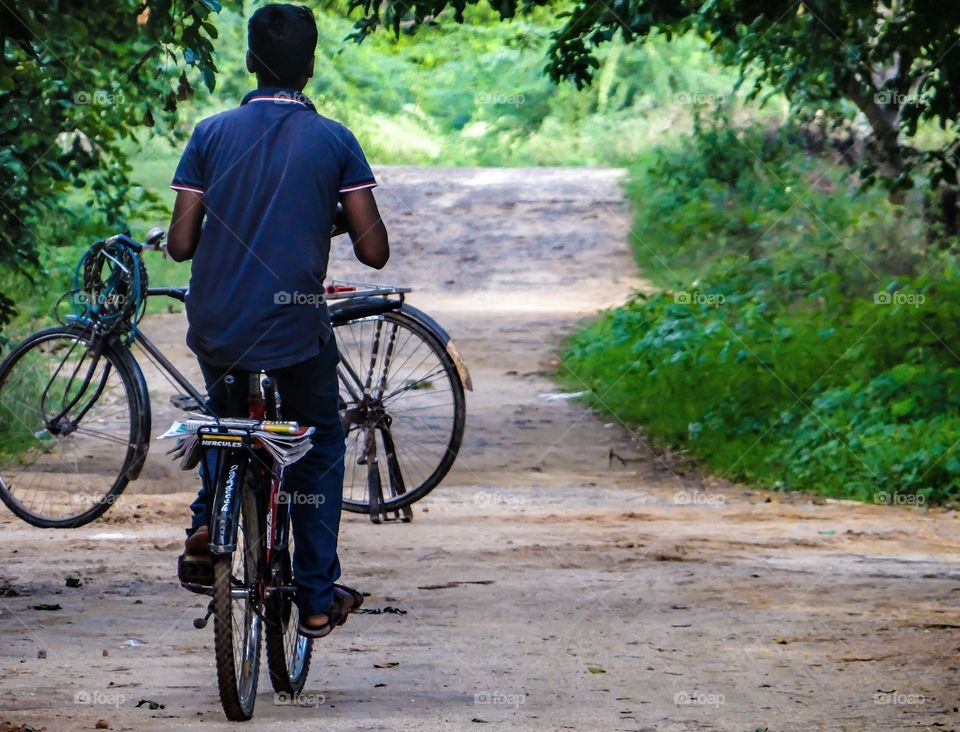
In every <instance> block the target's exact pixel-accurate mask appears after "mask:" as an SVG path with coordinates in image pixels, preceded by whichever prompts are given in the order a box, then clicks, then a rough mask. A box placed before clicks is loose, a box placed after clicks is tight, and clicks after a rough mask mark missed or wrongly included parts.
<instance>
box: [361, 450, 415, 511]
mask: <svg viewBox="0 0 960 732" xmlns="http://www.w3.org/2000/svg"><path fill="white" fill-rule="evenodd" d="M367 492H368V494H369V495H370V521H372V522H373V523H375V524H381V523H387V522H389V521H401V522H403V523H405V524H408V523H410V522H411V521H413V511H412V510H410V506H404V507H403V508H400V509H397V510H396V511H387V509H386V504H385V503H384V500H383V482H382V481H381V480H380V464H379V462H378V461H377V457H376V455H374V456H373V458H372V459H370V460H369V461H368V464H367ZM390 513H392V514H393V516H390V515H389V514H390Z"/></svg>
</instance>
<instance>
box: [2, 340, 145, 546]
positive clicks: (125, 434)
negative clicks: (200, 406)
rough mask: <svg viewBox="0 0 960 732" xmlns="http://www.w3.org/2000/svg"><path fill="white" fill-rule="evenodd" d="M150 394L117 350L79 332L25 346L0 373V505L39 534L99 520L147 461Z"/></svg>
mask: <svg viewBox="0 0 960 732" xmlns="http://www.w3.org/2000/svg"><path fill="white" fill-rule="evenodd" d="M146 394H147V391H146V385H145V384H144V381H143V374H142V372H141V371H140V369H139V368H138V367H137V365H136V362H135V361H134V360H133V357H132V355H131V354H130V352H129V351H128V350H127V349H126V348H125V347H123V346H122V345H120V344H119V343H117V342H116V341H108V340H105V339H103V338H95V337H94V336H93V335H92V333H91V332H90V330H89V329H84V328H82V327H79V326H74V327H71V326H66V327H55V328H48V329H46V330H42V331H39V332H37V333H34V334H33V335H32V336H30V337H29V338H27V339H26V340H25V341H23V342H22V343H21V344H20V345H18V346H17V347H16V348H14V350H13V351H12V352H11V353H10V354H9V355H8V356H7V358H6V359H4V361H3V363H2V364H0V499H2V500H3V502H4V503H5V504H6V506H7V507H8V508H9V509H10V510H11V511H13V512H14V513H15V514H16V515H17V516H18V517H19V518H21V519H23V520H24V521H26V522H27V523H30V524H33V525H34V526H39V527H41V528H74V527H77V526H82V525H84V524H86V523H89V522H90V521H93V520H94V519H96V518H97V517H99V516H101V515H102V514H103V513H104V512H105V511H106V510H107V509H108V508H110V506H111V505H113V503H114V502H115V501H116V499H117V497H118V496H119V495H120V494H121V493H122V492H123V490H124V488H126V486H127V483H128V482H129V481H130V480H132V479H134V478H135V477H136V475H137V474H138V473H139V471H140V468H141V466H142V465H143V461H144V458H145V457H146V452H147V444H148V440H149V437H150V405H149V402H148V401H147V396H146Z"/></svg>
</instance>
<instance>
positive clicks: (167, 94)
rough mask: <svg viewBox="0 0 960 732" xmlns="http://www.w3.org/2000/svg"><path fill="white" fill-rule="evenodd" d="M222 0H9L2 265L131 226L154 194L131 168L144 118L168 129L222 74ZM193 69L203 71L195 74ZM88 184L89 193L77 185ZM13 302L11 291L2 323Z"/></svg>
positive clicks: (0, 120)
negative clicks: (197, 92) (218, 14)
mask: <svg viewBox="0 0 960 732" xmlns="http://www.w3.org/2000/svg"><path fill="white" fill-rule="evenodd" d="M219 8H220V3H219V2H217V1H216V0H199V1H197V2H194V1H193V0H152V1H151V2H149V3H143V2H140V0H115V1H114V2H89V1H88V0H84V1H81V2H77V1H73V2H64V1H62V0H45V1H44V2H29V3H28V2H17V3H12V4H10V3H3V6H2V9H0V43H2V45H3V62H2V65H0V202H2V206H0V266H2V267H3V269H4V270H7V271H13V272H16V273H18V274H20V275H21V276H23V277H30V276H31V275H32V274H35V273H36V270H37V267H38V265H39V263H40V255H41V249H42V248H43V247H46V246H52V245H56V244H58V243H63V242H67V241H70V242H72V241H73V240H74V237H76V236H77V234H78V231H80V230H84V231H88V232H91V233H92V232H93V231H95V230H96V229H97V228H99V230H100V231H101V232H102V231H103V230H104V229H106V230H111V229H114V230H115V229H116V228H118V227H122V226H123V225H124V224H125V221H126V218H127V217H128V216H129V215H130V213H131V212H133V211H135V210H137V209H138V208H140V207H142V206H144V205H148V204H149V203H150V201H151V200H154V199H153V197H152V196H151V194H150V192H148V191H145V190H143V189H140V188H138V187H136V186H135V185H134V184H133V183H132V181H131V177H130V173H131V168H130V165H129V162H128V153H129V141H130V140H131V139H133V138H134V135H135V131H136V130H137V129H138V128H140V127H142V126H143V125H146V126H150V127H155V128H157V130H158V131H159V132H161V133H167V134H169V133H170V131H171V129H172V125H173V123H174V121H175V118H176V112H177V108H178V103H179V102H180V101H182V100H184V99H186V98H187V97H189V96H190V95H191V94H192V84H193V83H196V82H197V81H199V80H200V79H202V80H203V82H204V83H206V85H207V86H208V87H209V88H211V89H212V88H213V85H214V72H215V66H214V62H213V58H212V53H213V43H212V41H213V39H215V38H216V37H217V32H216V29H215V27H214V26H213V25H212V24H211V23H210V22H209V17H210V14H211V13H212V12H213V11H216V10H219ZM191 80H192V81H191ZM77 189H83V191H84V194H85V195H84V196H83V203H82V204H80V205H78V204H77V199H76V198H75V197H71V196H70V193H71V191H73V190H77ZM13 307H14V303H13V301H12V299H11V297H10V296H9V294H8V293H6V292H0V326H2V325H3V323H4V322H5V321H7V320H8V319H9V317H10V316H11V314H12V310H13Z"/></svg>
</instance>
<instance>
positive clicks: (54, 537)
mask: <svg viewBox="0 0 960 732" xmlns="http://www.w3.org/2000/svg"><path fill="white" fill-rule="evenodd" d="M379 176H380V178H381V180H382V182H383V184H384V185H383V186H382V188H381V189H380V195H379V198H380V201H381V204H382V208H383V209H384V212H385V218H386V219H387V221H388V224H389V227H390V230H391V233H392V240H393V244H394V262H393V263H391V265H390V266H389V267H388V268H387V269H386V270H385V271H384V272H383V273H380V274H379V275H378V278H379V279H381V280H387V281H390V280H396V281H398V282H403V283H404V284H412V285H413V286H414V287H416V293H415V294H414V295H413V296H412V302H413V303H414V304H415V305H418V306H419V307H421V308H423V309H425V310H427V311H429V312H430V313H431V314H433V315H435V316H436V317H437V319H438V320H439V321H440V322H441V323H443V324H444V325H446V326H447V327H448V328H449V330H450V331H451V332H452V333H453V335H454V337H455V338H456V339H457V341H458V342H459V344H460V348H461V351H462V353H463V355H464V357H465V358H466V360H467V363H468V364H469V366H470V368H471V370H472V373H473V378H474V382H475V384H476V387H477V389H476V391H475V392H474V393H473V394H471V395H469V399H468V408H469V421H468V431H467V437H466V441H465V445H464V449H463V453H462V457H461V459H460V461H459V462H458V464H457V466H456V468H455V469H454V471H453V473H452V474H451V475H450V477H449V478H448V480H447V481H446V482H445V483H444V484H443V485H442V486H441V487H440V488H439V489H438V490H437V491H436V492H435V494H434V495H432V496H430V497H429V498H428V499H426V500H425V501H423V502H422V503H421V504H418V506H417V507H416V509H415V519H414V522H413V523H412V524H408V525H400V524H391V525H387V526H380V527H377V526H373V525H372V524H370V523H369V522H368V521H367V520H366V519H363V518H361V517H357V516H348V517H347V519H346V520H345V522H344V526H343V532H342V560H343V565H344V568H345V572H344V580H345V581H348V582H349V583H351V584H354V585H356V586H359V587H361V588H362V589H364V590H365V591H368V592H370V593H371V597H370V598H369V599H368V604H369V607H373V608H381V607H384V606H386V605H391V606H394V607H396V608H399V609H401V610H404V611H406V613H405V614H381V615H363V616H356V617H353V618H351V620H350V622H349V623H348V624H347V625H346V626H345V627H344V628H342V629H340V630H338V631H337V632H336V633H334V634H333V635H332V636H330V637H329V638H328V639H326V640H323V641H321V642H319V643H318V644H317V649H316V651H315V656H314V664H313V670H312V671H311V676H310V679H309V681H308V683H307V687H306V690H305V695H304V696H303V698H301V699H300V700H299V701H300V703H299V704H298V705H291V704H283V703H277V702H278V701H282V700H276V699H275V698H274V696H273V694H272V691H270V690H269V683H268V682H267V680H266V678H265V677H263V678H262V679H261V693H260V697H259V700H258V705H257V709H256V717H255V719H254V721H253V722H252V723H250V724H248V725H246V728H249V729H284V730H300V729H302V730H307V729H310V730H316V729H330V730H354V729H386V730H396V729H437V730H439V729H444V730H446V729H485V728H486V729H513V728H520V729H535V730H547V729H549V730H553V729H583V730H595V729H604V730H757V729H768V730H899V729H955V728H958V727H960V713H958V712H957V707H958V705H960V680H958V674H957V667H958V653H957V648H958V643H960V609H958V607H957V603H958V600H960V563H958V559H957V548H958V545H960V522H958V521H957V515H956V514H955V513H953V512H937V511H925V510H915V509H908V508H890V507H883V506H863V505H857V504H851V503H846V502H835V501H822V500H820V499H817V500H812V499H811V498H810V497H807V496H796V495H790V496H787V495H781V494H766V493H762V492H757V491H749V490H746V489H744V488H743V487H742V486H734V485H727V484H723V483H720V482H718V481H714V480H711V479H709V478H704V477H702V476H699V475H698V474H697V472H696V471H695V470H694V469H693V468H691V467H690V466H689V465H687V464H684V463H683V462H682V461H678V460H677V459H676V458H675V457H671V456H669V455H664V454H662V453H661V452H659V451H658V452H651V451H648V450H647V449H646V448H645V446H644V443H643V440H642V435H639V434H635V433H634V432H631V430H629V429H627V428H626V427H624V426H623V425H621V424H619V423H618V422H617V421H616V420H615V419H610V418H600V417H596V416H594V415H593V414H591V413H589V412H588V411H587V410H586V409H585V408H584V407H583V406H582V405H580V404H579V403H577V402H576V401H571V400H566V399H557V398H549V397H548V396H547V395H551V394H555V393H556V392H558V391H559V388H558V386H557V385H556V383H555V382H553V381H552V380H551V378H550V373H551V372H552V370H553V369H554V368H555V367H556V365H557V359H558V356H557V354H558V352H559V351H558V346H559V344H560V342H561V339H562V337H563V335H564V334H565V333H568V332H569V331H570V330H571V329H572V328H573V327H574V326H575V325H576V324H577V323H578V322H579V321H580V320H581V319H583V318H587V317H590V316H591V315H592V314H594V313H595V312H596V311H597V309H598V308H601V307H604V306H607V305H612V304H615V303H617V302H620V301H622V299H623V298H624V296H625V295H626V294H627V293H628V292H629V290H630V289H631V288H634V287H638V286H642V284H643V283H642V282H641V281H640V280H639V279H637V277H636V271H635V268H634V266H633V263H632V260H631V257H630V255H629V252H628V245H627V243H626V241H627V230H628V222H629V212H628V210H627V209H626V207H625V205H624V203H623V201H622V197H621V194H620V190H619V186H618V178H619V173H618V172H617V171H610V170H551V169H536V170H437V169H430V170H423V169H411V168H387V169H384V170H381V171H379ZM332 271H333V272H334V273H335V274H336V275H337V276H338V277H345V276H354V275H359V274H361V272H360V271H359V268H358V267H356V266H353V265H351V264H350V262H349V252H348V251H347V250H346V248H345V247H343V245H342V244H341V245H340V246H339V249H338V251H337V254H336V256H335V264H334V266H333V267H332ZM146 329H147V331H148V332H150V333H151V334H153V335H154V336H156V338H157V340H159V341H160V342H162V343H163V344H164V346H165V348H167V349H169V352H170V353H171V355H172V356H173V357H174V358H175V360H176V361H177V362H178V363H179V364H183V365H184V366H189V365H190V364H191V361H190V358H189V355H188V353H187V352H186V350H185V349H184V347H183V346H182V338H183V322H182V316H180V315H163V316H155V317H153V318H151V319H150V322H149V323H147V325H146ZM148 376H149V377H150V384H151V392H152V394H153V397H154V399H153V401H154V404H155V407H156V409H157V412H158V414H156V415H155V420H154V427H155V430H159V429H162V428H163V427H165V426H166V423H168V422H169V419H168V417H171V418H172V414H171V413H170V412H169V410H168V409H167V408H166V407H164V406H163V404H164V402H165V401H166V399H167V396H169V394H170V393H171V390H170V388H169V387H168V386H166V385H165V384H164V383H163V382H162V381H160V380H159V379H158V378H157V376H156V374H148ZM610 406H611V407H612V408H613V409H614V410H616V405H610ZM611 450H612V451H613V452H614V453H615V454H616V455H617V456H619V458H622V460H621V459H617V458H613V460H612V463H611V458H610V453H611ZM191 488H192V478H191V477H190V476H189V475H187V474H184V473H180V472H178V471H176V470H174V469H173V466H172V465H168V464H167V462H166V460H165V459H164V456H163V455H162V450H160V449H155V450H154V452H153V453H152V454H151V457H150V459H149V464H148V467H147V469H146V470H145V471H144V476H143V478H142V479H141V480H140V481H138V483H136V484H134V485H133V486H131V488H130V489H129V490H128V493H127V495H125V496H124V498H123V500H122V502H121V503H120V504H119V505H117V506H115V507H114V508H113V509H112V510H111V511H110V512H109V513H108V514H107V516H106V517H105V518H104V519H102V520H100V521H99V522H97V523H95V524H93V525H90V526H88V527H85V528H83V529H79V530H74V531H68V532H48V531H41V530H36V529H31V528H28V527H26V526H25V525H23V524H21V523H19V522H17V521H16V520H14V519H12V518H11V517H10V516H9V514H3V515H2V516H0V526H2V534H0V536H2V537H3V538H2V561H0V585H2V586H3V587H9V588H11V589H12V590H13V591H15V592H16V593H17V595H16V596H0V632H2V634H3V636H2V637H3V639H4V642H3V643H2V645H0V657H2V659H3V665H2V672H0V673H2V676H0V678H2V682H0V721H5V722H7V723H9V724H11V725H21V724H27V725H30V726H31V727H33V728H41V727H45V728H47V729H49V730H88V729H94V727H95V725H96V723H97V722H98V720H105V722H106V723H107V724H109V728H110V729H127V730H143V729H178V730H179V729H200V728H202V729H210V730H221V729H222V730H228V729H234V728H235V725H232V724H227V723H225V722H224V719H223V716H222V712H221V710H220V707H219V702H218V699H217V693H216V680H215V670H214V665H213V651H212V631H211V630H210V629H209V628H208V629H207V630H203V631H198V630H194V629H193V627H192V626H191V620H192V619H193V618H194V617H196V616H198V615H199V614H201V610H202V607H203V606H204V604H205V602H204V601H203V600H202V599H201V598H198V597H196V596H194V595H191V594H189V593H187V592H186V591H184V590H181V589H180V588H179V587H178V585H177V584H176V582H175V579H174V567H175V560H176V556H177V554H178V552H179V548H180V544H181V541H182V536H183V532H182V528H181V525H182V524H183V522H184V521H185V519H186V513H187V511H186V505H187V503H188V502H189V491H190V490H191ZM890 493H891V495H893V494H894V493H895V486H891V491H890ZM68 576H78V577H80V578H81V579H82V586H81V587H79V588H68V587H65V586H64V582H65V579H66V577H68ZM44 604H57V605H60V606H61V608H62V609H60V610H57V611H45V610H38V609H33V608H34V607H36V606H42V605H44ZM142 700H149V701H154V702H157V703H158V704H160V705H163V706H162V708H156V709H151V708H150V706H151V705H150V704H149V703H144V704H139V705H138V702H141V701H142ZM483 725H488V726H487V727H484V726H483ZM0 729H6V728H5V727H2V726H0Z"/></svg>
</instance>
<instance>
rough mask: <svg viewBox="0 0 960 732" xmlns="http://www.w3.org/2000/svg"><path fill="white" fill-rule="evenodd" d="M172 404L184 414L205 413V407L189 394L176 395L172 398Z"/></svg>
mask: <svg viewBox="0 0 960 732" xmlns="http://www.w3.org/2000/svg"><path fill="white" fill-rule="evenodd" d="M170 403H171V404H172V405H173V406H175V407H176V408H177V409H181V410H183V411H184V412H200V411H203V405H202V404H200V402H198V401H197V400H196V399H194V398H193V397H192V396H190V395H189V394H174V395H173V396H171V397H170Z"/></svg>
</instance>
